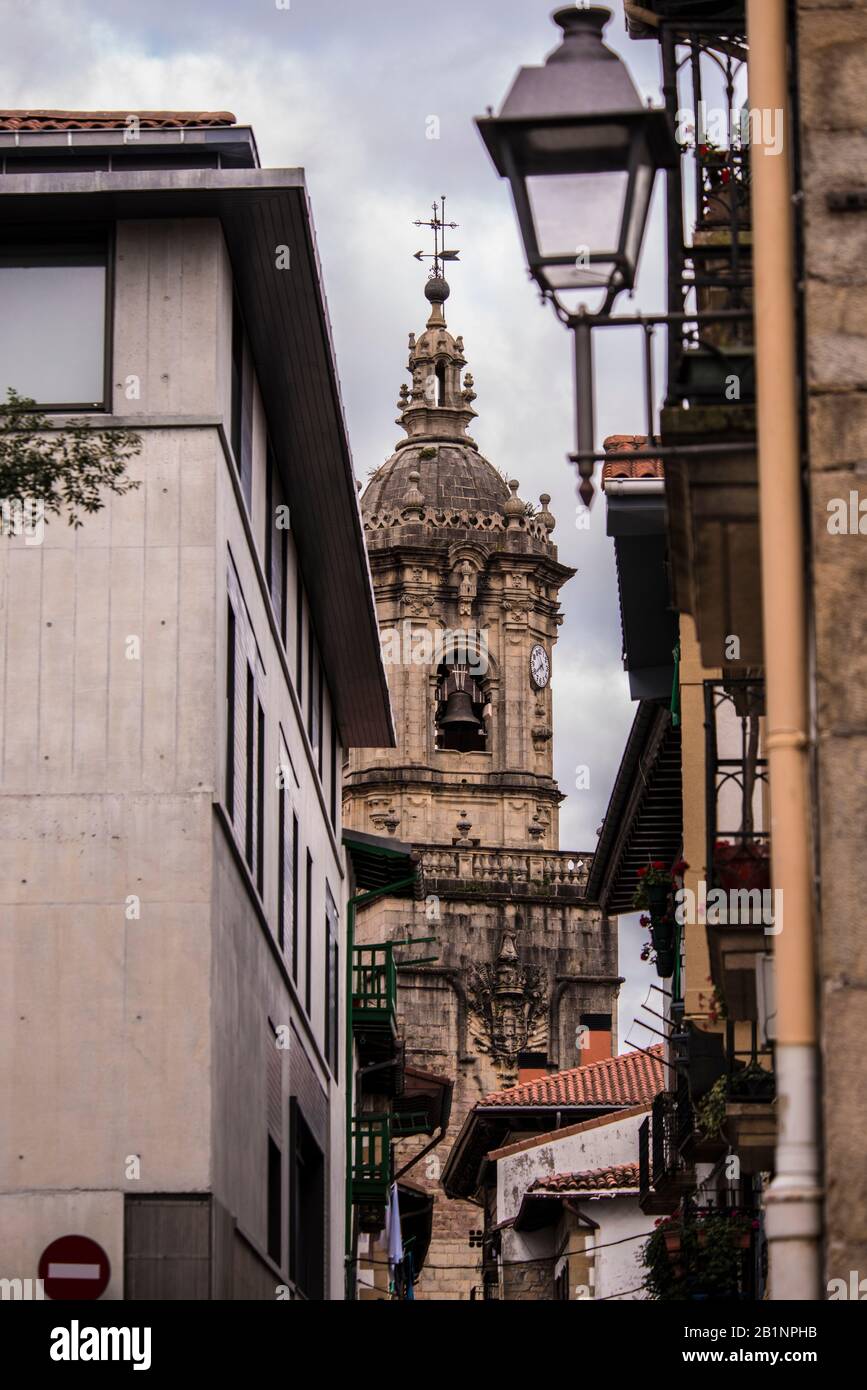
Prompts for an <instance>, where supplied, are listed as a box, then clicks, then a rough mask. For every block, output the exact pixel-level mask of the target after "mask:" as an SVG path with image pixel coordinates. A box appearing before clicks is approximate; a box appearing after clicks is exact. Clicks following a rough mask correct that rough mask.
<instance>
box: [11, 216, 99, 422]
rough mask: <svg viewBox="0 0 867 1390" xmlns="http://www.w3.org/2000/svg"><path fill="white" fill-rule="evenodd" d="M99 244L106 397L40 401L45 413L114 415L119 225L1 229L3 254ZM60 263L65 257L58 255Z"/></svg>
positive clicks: (41, 226)
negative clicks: (20, 248) (27, 248)
mask: <svg viewBox="0 0 867 1390" xmlns="http://www.w3.org/2000/svg"><path fill="white" fill-rule="evenodd" d="M76 244H78V245H88V246H94V247H95V246H97V245H99V246H100V247H101V249H102V250H103V253H104V263H105V306H104V309H105V312H104V316H103V333H102V342H103V358H102V401H101V402H98V401H37V402H36V404H37V406H38V408H39V411H40V413H41V414H43V415H52V414H54V415H96V414H99V415H110V414H112V410H113V381H114V370H113V369H114V298H115V281H116V271H115V261H116V254H117V247H116V227H115V224H114V223H113V222H111V223H102V222H96V223H93V222H88V223H78V224H69V225H64V224H63V223H61V224H60V225H59V226H58V225H56V224H51V226H50V227H47V226H46V225H45V224H38V225H35V226H14V225H10V226H8V227H6V228H4V229H3V230H2V232H0V256H2V254H3V247H4V246H22V245H24V246H37V245H38V246H45V247H56V248H58V249H60V248H62V247H66V248H67V254H69V248H70V247H72V246H74V245H76ZM57 264H58V265H62V264H63V261H62V260H61V259H58V261H57Z"/></svg>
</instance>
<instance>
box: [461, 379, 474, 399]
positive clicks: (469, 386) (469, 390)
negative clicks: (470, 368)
mask: <svg viewBox="0 0 867 1390" xmlns="http://www.w3.org/2000/svg"><path fill="white" fill-rule="evenodd" d="M473 384H474V383H473V374H472V372H467V373H466V374H465V376H464V389H463V391H462V392H461V397H462V399H463V400H465V401H466V403H467V405H472V403H473V401H474V400H475V399H476V393H475V391H474V390H473Z"/></svg>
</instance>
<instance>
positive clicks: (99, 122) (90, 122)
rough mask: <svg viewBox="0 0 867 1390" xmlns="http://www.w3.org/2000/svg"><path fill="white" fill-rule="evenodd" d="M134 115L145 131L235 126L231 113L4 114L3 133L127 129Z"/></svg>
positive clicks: (1, 119)
mask: <svg viewBox="0 0 867 1390" xmlns="http://www.w3.org/2000/svg"><path fill="white" fill-rule="evenodd" d="M130 116H136V117H137V118H138V122H139V128H140V129H141V130H177V129H179V128H181V127H185V126H198V127H201V126H227V125H234V124H235V117H234V116H233V115H232V113H231V111H0V130H123V129H124V128H125V127H126V126H127V125H128V123H129V118H130Z"/></svg>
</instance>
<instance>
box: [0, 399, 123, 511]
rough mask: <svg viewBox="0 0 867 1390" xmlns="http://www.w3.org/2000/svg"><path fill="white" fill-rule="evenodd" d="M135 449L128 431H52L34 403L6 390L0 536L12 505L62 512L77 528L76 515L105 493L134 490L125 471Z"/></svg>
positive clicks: (0, 413) (96, 506) (0, 422)
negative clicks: (38, 507)
mask: <svg viewBox="0 0 867 1390" xmlns="http://www.w3.org/2000/svg"><path fill="white" fill-rule="evenodd" d="M141 447H142V441H141V438H140V436H139V435H137V434H136V433H135V432H134V431H133V430H127V429H95V428H94V427H93V426H92V425H88V424H80V425H68V426H64V427H63V428H62V429H57V428H55V427H54V426H53V424H52V422H51V421H49V419H48V417H47V416H45V415H43V414H42V413H41V412H40V410H39V407H38V406H37V404H36V402H35V401H34V400H31V399H30V398H29V397H27V396H19V394H18V392H17V391H15V390H13V389H12V388H11V387H10V388H9V390H8V391H7V393H6V400H5V401H3V402H0V504H2V508H3V511H2V518H0V533H2V532H3V531H9V530H10V529H11V527H10V506H11V507H14V506H15V505H16V504H17V505H30V506H32V505H33V504H36V505H37V506H41V508H42V509H43V511H44V513H45V515H46V516H47V515H53V516H57V515H59V514H60V512H61V511H65V512H66V514H67V521H68V523H69V525H70V526H75V527H78V526H81V525H82V513H85V514H89V513H93V512H98V511H100V509H101V508H102V507H103V506H104V505H105V500H104V494H105V492H106V491H108V492H113V493H115V494H116V495H117V496H120V497H122V496H123V494H124V493H126V492H130V491H131V490H132V489H133V488H137V487H138V486H139V480H138V479H135V478H129V477H127V476H126V467H127V464H128V462H129V460H130V459H131V458H134V457H135V456H136V455H137V454H138V453H140V451H141Z"/></svg>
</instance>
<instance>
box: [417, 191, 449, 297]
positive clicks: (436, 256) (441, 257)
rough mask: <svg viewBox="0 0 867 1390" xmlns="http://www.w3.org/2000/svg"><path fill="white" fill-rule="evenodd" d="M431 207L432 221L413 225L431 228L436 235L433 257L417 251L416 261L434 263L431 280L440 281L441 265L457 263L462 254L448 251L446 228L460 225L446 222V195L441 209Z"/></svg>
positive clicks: (442, 198) (441, 203)
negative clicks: (445, 262)
mask: <svg viewBox="0 0 867 1390" xmlns="http://www.w3.org/2000/svg"><path fill="white" fill-rule="evenodd" d="M431 206H432V208H433V217H432V218H431V219H430V221H429V222H421V221H416V222H413V224H412V225H413V226H414V227H430V229H431V231H432V232H433V234H434V249H433V255H431V254H430V252H427V253H425V252H424V251H416V253H415V259H416V260H417V261H433V266H432V267H431V279H432V280H438V279H440V278H441V276H442V264H441V263H442V262H443V261H456V260H457V259H458V257H459V256H460V254H461V253H460V251H447V250H446V227H457V226H459V225H460V224H459V223H457V222H447V221H446V195H445V194H443V195H442V197H441V199H440V206H439V207H437V205H436V203H433V204H432V205H431Z"/></svg>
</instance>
